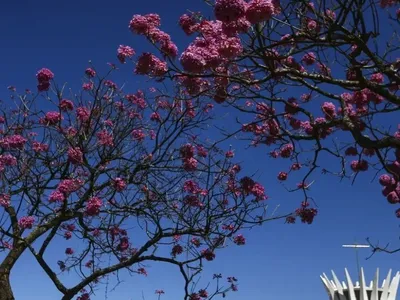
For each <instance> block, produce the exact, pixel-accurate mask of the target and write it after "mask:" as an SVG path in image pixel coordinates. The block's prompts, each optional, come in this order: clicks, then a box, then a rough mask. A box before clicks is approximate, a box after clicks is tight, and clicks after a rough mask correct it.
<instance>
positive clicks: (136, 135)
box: [131, 129, 146, 142]
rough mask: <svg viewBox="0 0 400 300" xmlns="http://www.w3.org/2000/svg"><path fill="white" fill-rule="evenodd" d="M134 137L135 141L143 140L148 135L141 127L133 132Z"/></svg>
mask: <svg viewBox="0 0 400 300" xmlns="http://www.w3.org/2000/svg"><path fill="white" fill-rule="evenodd" d="M131 135H132V138H133V139H134V140H135V141H138V142H141V141H143V140H144V138H145V137H146V135H145V134H144V133H143V131H142V130H141V129H134V130H133V131H132V133H131Z"/></svg>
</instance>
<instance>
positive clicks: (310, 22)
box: [306, 19, 318, 31]
mask: <svg viewBox="0 0 400 300" xmlns="http://www.w3.org/2000/svg"><path fill="white" fill-rule="evenodd" d="M306 27H307V29H308V30H310V31H318V24H317V22H316V21H315V20H312V19H309V20H308V21H307V23H306Z"/></svg>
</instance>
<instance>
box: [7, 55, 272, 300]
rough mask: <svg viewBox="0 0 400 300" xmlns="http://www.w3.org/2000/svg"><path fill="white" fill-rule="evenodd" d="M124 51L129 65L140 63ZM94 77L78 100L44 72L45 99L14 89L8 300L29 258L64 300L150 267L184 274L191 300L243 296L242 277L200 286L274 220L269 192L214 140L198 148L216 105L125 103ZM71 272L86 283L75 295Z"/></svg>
mask: <svg viewBox="0 0 400 300" xmlns="http://www.w3.org/2000/svg"><path fill="white" fill-rule="evenodd" d="M123 50H124V51H120V54H119V58H120V59H123V58H124V57H126V56H123V55H132V51H133V50H131V49H130V48H125V49H123ZM127 50H128V52H127ZM130 51H131V52H130ZM121 53H123V54H121ZM127 53H128V54H127ZM129 53H130V54H129ZM121 55H122V56H121ZM115 69H116V67H115V66H113V65H112V68H111V71H110V73H111V72H113V71H114V70H115ZM85 73H86V81H85V83H84V84H83V87H82V92H81V93H80V94H75V95H74V94H68V93H67V92H66V89H65V86H63V87H62V88H58V87H57V85H56V84H55V83H54V81H53V77H54V74H53V73H52V72H51V71H50V70H48V69H42V70H40V71H39V72H38V73H37V79H38V91H39V93H31V92H29V91H26V93H23V94H18V93H17V92H16V89H15V88H14V87H10V90H12V92H13V93H12V99H13V101H14V107H13V109H12V110H11V111H10V110H8V109H7V108H6V106H4V107H3V108H2V110H1V112H2V113H1V116H0V123H1V124H2V125H1V126H2V129H1V139H0V149H1V154H0V172H1V173H0V176H1V194H0V205H1V207H2V212H1V218H0V259H1V260H0V299H1V300H11V299H14V297H13V292H12V289H11V285H10V278H9V275H10V272H11V270H12V268H13V266H14V265H15V264H16V263H17V261H18V259H19V258H20V256H21V255H22V254H23V253H24V252H28V253H30V254H31V255H32V257H33V258H34V259H35V260H36V261H37V263H38V264H39V265H40V266H41V268H42V269H43V271H44V273H45V274H47V276H48V277H49V278H50V280H51V281H52V282H53V284H54V286H55V287H56V288H57V289H58V290H59V291H60V293H61V294H62V299H64V300H66V299H72V298H75V297H78V298H77V299H80V300H87V299H90V295H91V294H92V293H93V288H94V287H95V286H96V284H98V283H100V282H101V281H102V280H103V279H104V278H105V277H107V276H109V275H111V274H114V275H115V274H118V272H119V271H120V270H125V271H127V272H129V273H131V274H134V273H137V274H139V275H146V274H147V271H146V268H145V266H146V264H147V263H148V262H150V261H155V262H163V263H169V264H173V265H175V266H176V267H177V269H178V270H179V271H180V272H181V274H182V276H183V278H184V281H185V286H184V295H185V299H189V298H190V299H197V298H196V297H202V298H203V299H206V298H208V299H211V298H213V297H214V296H215V295H219V294H224V293H226V292H227V291H229V290H236V279H235V278H233V277H230V278H228V283H229V285H228V287H225V288H224V287H222V286H221V285H220V284H218V285H217V288H216V289H215V290H210V289H208V290H207V289H206V288H205V287H204V288H203V289H200V290H192V288H193V286H192V285H191V282H192V280H193V278H194V277H195V276H196V275H197V274H198V273H199V272H200V271H201V269H202V266H203V263H204V262H207V261H212V260H214V258H215V256H216V254H215V251H216V250H217V249H219V248H223V247H225V246H226V245H227V243H229V241H232V242H233V243H235V244H237V245H244V244H245V238H244V236H243V235H242V234H241V231H242V230H244V229H245V228H247V227H252V226H254V225H259V224H262V223H263V222H265V221H266V220H268V218H267V216H266V214H265V210H264V205H265V204H264V203H265V202H264V200H266V198H267V196H266V194H265V192H264V188H263V186H262V185H261V184H259V183H257V182H255V181H254V180H252V179H251V178H250V177H246V176H243V177H239V173H240V169H241V168H240V166H239V165H237V164H234V163H233V162H231V161H232V153H231V152H230V151H229V150H228V151H227V152H226V153H225V152H224V151H222V150H221V149H219V148H218V143H217V141H214V142H212V143H211V142H204V141H202V140H201V139H200V138H199V137H197V138H196V136H199V133H200V132H201V130H204V129H205V128H206V127H207V126H209V124H210V122H211V120H212V114H213V112H212V110H213V105H212V104H210V103H207V102H206V101H204V100H203V99H200V98H198V97H197V98H193V99H188V98H187V97H185V98H183V97H181V95H180V92H179V90H178V91H177V92H176V93H174V96H173V97H170V96H169V95H167V94H166V93H165V92H162V91H161V90H156V89H155V88H152V89H151V91H150V92H148V93H144V92H143V91H140V90H139V91H137V92H134V93H124V92H123V91H122V89H121V88H119V87H117V85H116V84H115V83H114V82H112V81H111V80H109V79H107V78H109V77H108V76H109V75H107V76H106V77H100V76H99V75H98V74H96V71H95V69H93V68H88V69H86V71H85ZM273 218H277V217H273ZM270 219H272V218H270ZM63 245H65V248H64V249H63V250H62V252H61V253H59V255H60V258H59V260H58V261H57V260H56V261H54V260H53V259H54V257H49V255H48V252H49V251H52V252H57V251H58V252H59V251H60V248H62V247H63ZM69 270H75V271H76V273H77V274H79V278H75V279H76V283H75V285H73V286H72V287H71V286H66V285H65V284H64V283H63V278H64V277H63V273H64V272H66V271H69ZM216 279H217V280H220V277H219V276H216ZM162 293H163V291H157V294H159V296H161V294H162Z"/></svg>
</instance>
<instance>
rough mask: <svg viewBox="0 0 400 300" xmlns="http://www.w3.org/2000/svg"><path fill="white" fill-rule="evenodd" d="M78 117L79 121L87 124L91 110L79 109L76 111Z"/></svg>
mask: <svg viewBox="0 0 400 300" xmlns="http://www.w3.org/2000/svg"><path fill="white" fill-rule="evenodd" d="M76 116H77V118H78V120H79V121H81V122H87V121H88V120H89V118H90V110H89V109H88V108H87V107H82V106H80V107H78V108H77V109H76Z"/></svg>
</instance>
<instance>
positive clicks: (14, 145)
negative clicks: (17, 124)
mask: <svg viewBox="0 0 400 300" xmlns="http://www.w3.org/2000/svg"><path fill="white" fill-rule="evenodd" d="M26 142H27V139H25V138H24V137H23V136H21V135H18V134H16V135H11V136H6V137H5V138H3V139H1V140H0V146H1V147H2V148H4V149H11V150H14V149H18V150H22V149H23V148H24V145H25V143H26Z"/></svg>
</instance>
